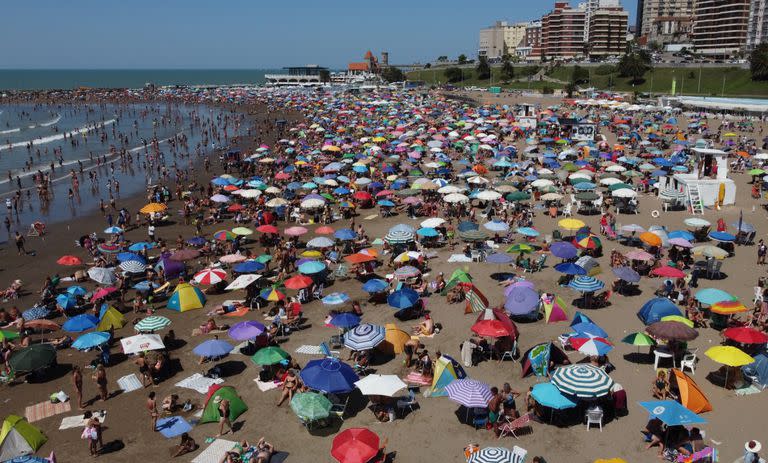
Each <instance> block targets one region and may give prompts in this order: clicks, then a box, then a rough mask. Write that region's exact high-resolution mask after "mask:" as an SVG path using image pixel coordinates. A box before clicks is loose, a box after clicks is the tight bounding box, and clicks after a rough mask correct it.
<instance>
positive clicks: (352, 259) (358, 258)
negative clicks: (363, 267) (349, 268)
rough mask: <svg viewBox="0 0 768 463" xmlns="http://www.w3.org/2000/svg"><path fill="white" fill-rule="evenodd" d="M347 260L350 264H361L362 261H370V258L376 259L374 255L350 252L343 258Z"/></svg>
mask: <svg viewBox="0 0 768 463" xmlns="http://www.w3.org/2000/svg"><path fill="white" fill-rule="evenodd" d="M344 260H346V261H347V262H349V263H350V264H362V263H363V262H370V261H372V260H376V258H375V257H373V256H369V255H368V254H360V253H357V254H352V255H349V256H347V257H345V258H344Z"/></svg>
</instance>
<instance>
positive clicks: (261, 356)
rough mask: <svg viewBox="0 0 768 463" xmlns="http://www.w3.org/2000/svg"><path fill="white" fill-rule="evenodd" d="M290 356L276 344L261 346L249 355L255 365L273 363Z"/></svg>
mask: <svg viewBox="0 0 768 463" xmlns="http://www.w3.org/2000/svg"><path fill="white" fill-rule="evenodd" d="M289 357H290V355H289V354H288V352H286V351H284V350H283V349H281V348H279V347H277V346H267V347H262V348H261V349H259V350H258V351H256V353H255V354H253V355H252V356H251V362H253V363H255V364H256V365H275V364H278V363H280V362H282V361H283V360H286V359H288V358H289Z"/></svg>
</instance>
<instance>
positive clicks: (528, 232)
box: [515, 227, 541, 237]
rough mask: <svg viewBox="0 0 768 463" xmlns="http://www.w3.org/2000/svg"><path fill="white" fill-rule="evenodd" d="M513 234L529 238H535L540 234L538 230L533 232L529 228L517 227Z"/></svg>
mask: <svg viewBox="0 0 768 463" xmlns="http://www.w3.org/2000/svg"><path fill="white" fill-rule="evenodd" d="M515 232H516V233H520V234H521V235H523V236H530V237H536V236H539V235H540V234H541V233H540V232H539V231H538V230H535V229H533V228H531V227H518V228H517V229H516V230H515Z"/></svg>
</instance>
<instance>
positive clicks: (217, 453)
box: [192, 439, 237, 463]
mask: <svg viewBox="0 0 768 463" xmlns="http://www.w3.org/2000/svg"><path fill="white" fill-rule="evenodd" d="M235 444H237V442H233V441H231V440H226V439H216V440H215V441H213V442H211V445H209V446H208V447H206V449H205V450H203V451H202V452H200V455H198V456H196V457H195V458H193V459H192V463H219V461H220V460H221V457H222V456H224V453H225V452H228V451H229V450H232V449H233V448H234V447H235Z"/></svg>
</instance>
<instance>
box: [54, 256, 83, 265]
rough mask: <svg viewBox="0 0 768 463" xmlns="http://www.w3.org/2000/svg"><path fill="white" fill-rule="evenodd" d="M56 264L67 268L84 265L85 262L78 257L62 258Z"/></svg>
mask: <svg viewBox="0 0 768 463" xmlns="http://www.w3.org/2000/svg"><path fill="white" fill-rule="evenodd" d="M56 263H57V264H59V265H66V266H73V265H83V260H82V259H81V258H79V257H77V256H61V257H59V260H57V261H56Z"/></svg>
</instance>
